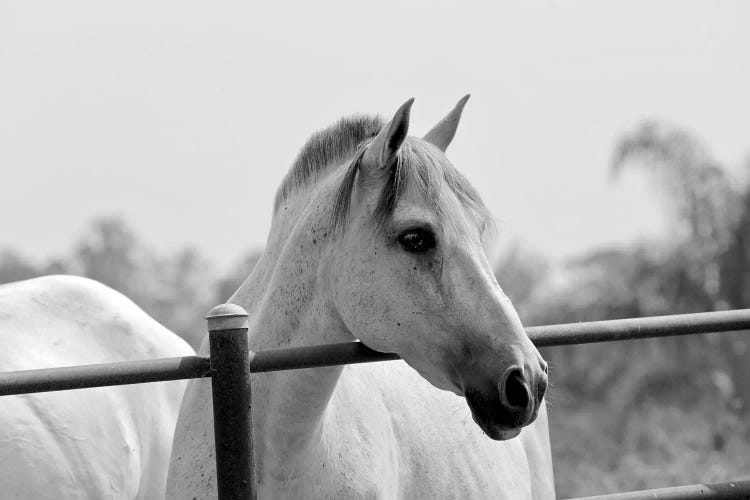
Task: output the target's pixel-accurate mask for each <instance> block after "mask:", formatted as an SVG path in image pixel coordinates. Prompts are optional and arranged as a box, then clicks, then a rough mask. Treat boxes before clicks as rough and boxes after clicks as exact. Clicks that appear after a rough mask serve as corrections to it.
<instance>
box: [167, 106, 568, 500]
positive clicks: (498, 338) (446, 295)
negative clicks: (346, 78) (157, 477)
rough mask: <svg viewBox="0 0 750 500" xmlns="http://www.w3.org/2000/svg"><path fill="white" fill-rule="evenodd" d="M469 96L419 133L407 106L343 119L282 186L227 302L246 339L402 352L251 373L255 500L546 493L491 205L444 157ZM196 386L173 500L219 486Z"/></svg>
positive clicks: (521, 342) (526, 355)
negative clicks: (492, 251)
mask: <svg viewBox="0 0 750 500" xmlns="http://www.w3.org/2000/svg"><path fill="white" fill-rule="evenodd" d="M467 97H468V96H467ZM465 103H466V98H464V99H462V100H461V101H460V102H459V104H458V105H457V106H456V107H455V108H454V109H453V110H452V111H451V112H450V113H449V114H448V115H447V116H446V117H445V118H444V119H443V120H441V121H440V122H439V123H438V124H437V125H436V126H435V127H434V128H433V129H432V130H430V131H429V132H428V133H427V135H425V136H424V138H416V137H410V136H407V131H408V126H409V113H410V108H411V104H412V101H411V100H410V101H408V102H406V103H405V104H404V105H403V106H401V108H399V110H398V111H397V112H396V113H395V116H394V117H393V119H392V120H391V121H390V122H387V123H386V122H384V121H383V120H381V119H379V118H377V117H371V116H358V117H352V118H345V119H342V120H340V121H339V122H338V123H336V124H334V125H333V126H331V127H329V128H327V129H325V130H323V131H321V132H318V133H316V134H314V135H313V136H312V137H311V139H310V140H309V141H308V142H307V144H306V145H305V146H304V147H303V148H302V150H301V152H300V154H299V156H298V158H297V160H296V161H295V163H294V165H293V166H292V168H291V170H290V171H289V173H288V174H287V176H286V178H285V179H284V181H283V183H282V185H281V187H280V188H279V190H278V193H277V196H276V202H275V208H274V215H273V220H272V227H271V232H270V234H269V236H268V242H267V245H266V249H265V251H264V253H263V256H262V257H261V258H260V260H259V262H258V263H257V265H256V266H255V268H254V269H253V271H252V273H251V275H250V276H249V277H248V278H247V279H246V281H245V282H244V284H243V285H242V286H241V287H240V288H239V289H238V290H237V291H236V292H235V293H234V295H233V296H232V298H231V299H230V302H233V303H236V304H239V305H241V306H243V307H244V308H245V309H246V310H247V311H248V312H249V313H250V348H251V349H252V350H261V349H271V348H282V347H293V346H306V345H317V344H327V343H334V342H344V341H351V340H355V339H359V340H360V341H362V342H363V343H364V344H366V345H367V346H369V347H371V348H373V349H376V350H379V351H384V352H395V353H398V354H399V355H400V356H401V358H403V360H404V361H396V362H387V363H373V364H366V365H356V366H355V365H349V366H343V367H342V366H337V367H328V368H315V369H304V370H294V371H283V372H274V373H263V374H254V375H253V379H252V384H253V407H252V416H253V422H254V424H253V425H254V435H255V439H256V443H255V453H256V464H257V465H256V467H257V471H256V474H257V478H258V485H257V486H258V496H259V498H269V499H270V498H274V499H275V498H305V499H307V498H345V499H356V498H404V499H406V498H408V499H418V498H425V499H427V498H429V499H434V498H471V499H479V498H507V499H524V498H534V499H542V498H554V485H553V476H552V464H551V456H550V447H549V435H548V427H547V416H546V408H545V404H544V400H543V397H544V393H545V389H546V385H547V366H546V363H545V362H544V360H543V359H542V358H541V356H540V355H539V353H538V352H537V350H536V349H535V347H534V346H533V345H532V343H531V342H530V340H529V339H528V337H527V336H526V334H525V332H524V330H523V328H522V326H521V322H520V320H519V318H518V316H517V314H516V312H515V310H514V309H513V306H512V305H511V303H510V301H509V300H508V299H507V297H506V296H505V295H504V294H503V292H502V290H501V288H500V286H499V285H498V283H497V281H496V280H495V277H494V275H493V273H492V270H491V268H490V266H489V264H488V262H487V259H486V257H485V254H484V251H483V249H482V244H481V238H482V233H483V231H484V230H485V228H486V227H487V226H488V225H489V224H490V217H489V214H488V212H487V209H486V208H485V206H484V204H483V203H482V201H481V199H480V197H479V195H478V194H477V192H476V190H475V189H474V188H473V187H472V186H471V185H470V184H469V182H468V181H467V180H466V179H465V178H464V177H463V176H462V175H461V174H460V173H459V172H458V171H457V170H456V169H455V168H454V167H453V166H452V165H451V163H450V162H449V161H448V159H447V158H446V156H445V154H444V151H445V150H446V148H447V147H448V145H449V144H450V142H451V140H452V138H453V136H454V134H455V131H456V127H457V124H458V121H459V118H460V115H461V112H462V109H463V106H464V104H465ZM239 217H241V215H239V214H238V218H239ZM207 353H208V343H207V341H204V342H203V346H202V348H201V350H200V354H202V355H206V354H207ZM209 384H210V381H207V380H192V381H190V382H189V384H188V389H187V391H186V393H185V397H184V399H183V402H182V406H181V409H180V415H179V418H178V424H177V429H176V432H175V441H174V448H173V455H172V460H171V465H170V472H169V480H168V486H167V495H168V497H169V498H174V499H178V498H179V499H182V498H197V499H209V498H215V497H216V484H215V483H216V474H215V465H214V460H215V459H214V454H213V452H214V442H213V432H212V422H213V417H212V410H211V395H210V385H209Z"/></svg>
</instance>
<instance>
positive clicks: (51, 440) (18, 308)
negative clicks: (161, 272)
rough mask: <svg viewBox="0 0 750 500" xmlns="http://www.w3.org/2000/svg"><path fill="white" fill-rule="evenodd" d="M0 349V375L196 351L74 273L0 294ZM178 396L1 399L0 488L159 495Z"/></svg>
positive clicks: (79, 394) (87, 393) (20, 493)
mask: <svg viewBox="0 0 750 500" xmlns="http://www.w3.org/2000/svg"><path fill="white" fill-rule="evenodd" d="M0 342H2V346H3V348H2V349H0V371H15V370H28V369H37V368H52V367H58V366H74V365H83V364H96V363H109V362H118V361H133V360H141V359H152V358H158V357H172V356H186V355H191V354H193V350H192V349H191V348H190V347H189V346H188V345H187V344H186V343H185V342H184V341H183V340H182V339H180V338H179V337H177V336H176V335H174V334H173V333H171V332H169V331H168V330H167V329H166V328H164V327H163V326H161V325H159V324H158V323H157V322H156V321H155V320H153V319H152V318H150V317H149V316H148V315H147V314H145V313H144V312H143V311H142V310H141V309H140V308H138V307H137V306H136V305H135V304H134V303H133V302H131V301H130V300H129V299H127V298H126V297H124V296H123V295H121V294H119V293H118V292H116V291H114V290H112V289H110V288H108V287H106V286H104V285H102V284H99V283H97V282H95V281H92V280H88V279H85V278H77V277H72V276H50V277H44V278H37V279H33V280H28V281H23V282H18V283H13V284H9V285H4V286H2V287H0ZM183 390H184V382H161V383H155V384H139V385H132V386H119V387H101V388H93V389H84V390H75V391H62V392H53V393H38V394H27V395H18V396H6V397H3V398H0V442H1V443H3V446H2V447H0V491H3V492H4V493H3V495H6V494H7V495H8V497H9V498H34V499H47V498H50V499H51V498H158V497H163V495H164V484H165V481H166V468H167V465H168V462H169V453H170V449H171V440H172V434H173V432H174V425H175V421H176V418H177V411H178V408H179V402H180V399H181V397H182V392H183Z"/></svg>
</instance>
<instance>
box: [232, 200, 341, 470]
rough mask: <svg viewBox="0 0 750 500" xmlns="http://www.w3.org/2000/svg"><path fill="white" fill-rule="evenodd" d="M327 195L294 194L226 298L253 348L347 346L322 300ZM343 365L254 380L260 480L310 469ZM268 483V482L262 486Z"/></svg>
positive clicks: (329, 235)
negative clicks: (239, 309) (240, 310)
mask: <svg viewBox="0 0 750 500" xmlns="http://www.w3.org/2000/svg"><path fill="white" fill-rule="evenodd" d="M333 192H334V190H333V189H319V190H317V191H316V193H317V195H309V196H300V197H299V198H298V199H295V200H293V201H291V202H289V203H288V204H287V205H286V206H282V207H280V208H279V209H278V210H277V214H276V215H275V217H274V221H273V224H272V229H271V235H270V236H269V240H268V243H267V246H266V249H265V251H264V254H263V256H262V257H261V259H260V260H259V262H258V264H257V265H256V268H255V269H254V270H253V273H252V274H251V275H250V277H249V278H248V279H247V280H246V281H245V283H243V285H242V286H241V287H240V289H239V290H237V292H235V294H234V295H233V296H232V298H231V299H230V302H233V303H236V304H239V305H241V306H243V307H244V308H245V309H246V310H247V311H248V312H249V313H250V318H251V325H250V348H251V349H253V350H260V349H274V348H280V347H296V346H306V345H318V344H328V343H335V342H345V341H350V340H353V339H352V337H351V334H350V333H349V332H348V330H347V329H346V328H345V326H344V325H343V323H342V321H341V319H340V318H339V316H338V314H337V313H336V312H335V310H334V308H333V307H332V305H331V304H330V303H329V301H328V298H327V297H326V294H325V287H326V283H325V274H326V273H325V270H324V269H322V268H321V265H322V260H323V256H324V255H325V254H326V252H329V251H331V250H330V242H331V240H332V232H331V231H330V230H329V227H328V226H329V222H328V220H329V219H330V218H329V217H328V216H327V215H326V214H325V213H320V209H319V208H318V207H327V206H330V203H332V202H333V200H332V199H326V198H332V193H333ZM341 370H342V368H341V367H330V368H318V369H306V370H292V371H280V372H274V373H266V374H257V375H254V376H253V389H252V390H253V403H254V406H255V409H254V410H253V417H254V418H255V422H254V427H255V431H256V439H257V443H256V454H257V456H258V477H259V478H260V480H263V478H264V475H267V474H268V475H272V476H273V477H276V478H278V479H279V480H284V479H287V478H289V477H290V476H292V475H294V474H295V473H301V472H303V471H302V470H301V469H303V468H304V467H305V464H306V463H309V461H310V460H309V458H310V457H311V454H312V455H314V454H315V452H316V450H317V449H319V447H320V446H321V445H322V439H321V438H322V429H323V420H324V415H325V410H326V408H327V406H328V403H329V401H330V398H331V395H332V394H333V391H334V389H335V386H336V383H337V382H338V379H339V375H340V374H341ZM273 477H271V476H268V477H266V480H271V479H273Z"/></svg>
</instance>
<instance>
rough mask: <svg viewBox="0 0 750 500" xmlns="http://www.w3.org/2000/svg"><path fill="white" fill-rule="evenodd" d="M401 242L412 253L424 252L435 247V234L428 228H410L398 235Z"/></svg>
mask: <svg viewBox="0 0 750 500" xmlns="http://www.w3.org/2000/svg"><path fill="white" fill-rule="evenodd" d="M398 242H399V244H400V245H401V246H402V247H403V248H404V250H406V251H407V252H411V253H422V252H426V251H427V250H430V249H432V248H435V235H433V234H432V232H431V231H428V230H426V229H410V230H409V231H406V232H405V233H402V234H401V235H400V236H399V237H398Z"/></svg>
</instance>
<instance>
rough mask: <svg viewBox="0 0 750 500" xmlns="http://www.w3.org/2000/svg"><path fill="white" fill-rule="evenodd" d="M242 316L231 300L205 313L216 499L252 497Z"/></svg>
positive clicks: (244, 321) (247, 352)
mask: <svg viewBox="0 0 750 500" xmlns="http://www.w3.org/2000/svg"><path fill="white" fill-rule="evenodd" d="M247 317H248V314H247V312H246V311H245V310H244V309H243V308H242V307H240V306H237V305H234V304H222V305H220V306H216V307H214V308H213V309H212V310H211V312H209V313H208V316H206V320H208V331H209V342H210V346H211V387H212V394H213V408H214V438H215V441H216V481H217V487H218V490H219V500H248V499H252V500H255V498H256V491H255V457H254V450H253V421H252V416H251V414H250V407H251V400H250V364H249V358H250V349H249V346H248V335H247V329H248V322H247Z"/></svg>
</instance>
